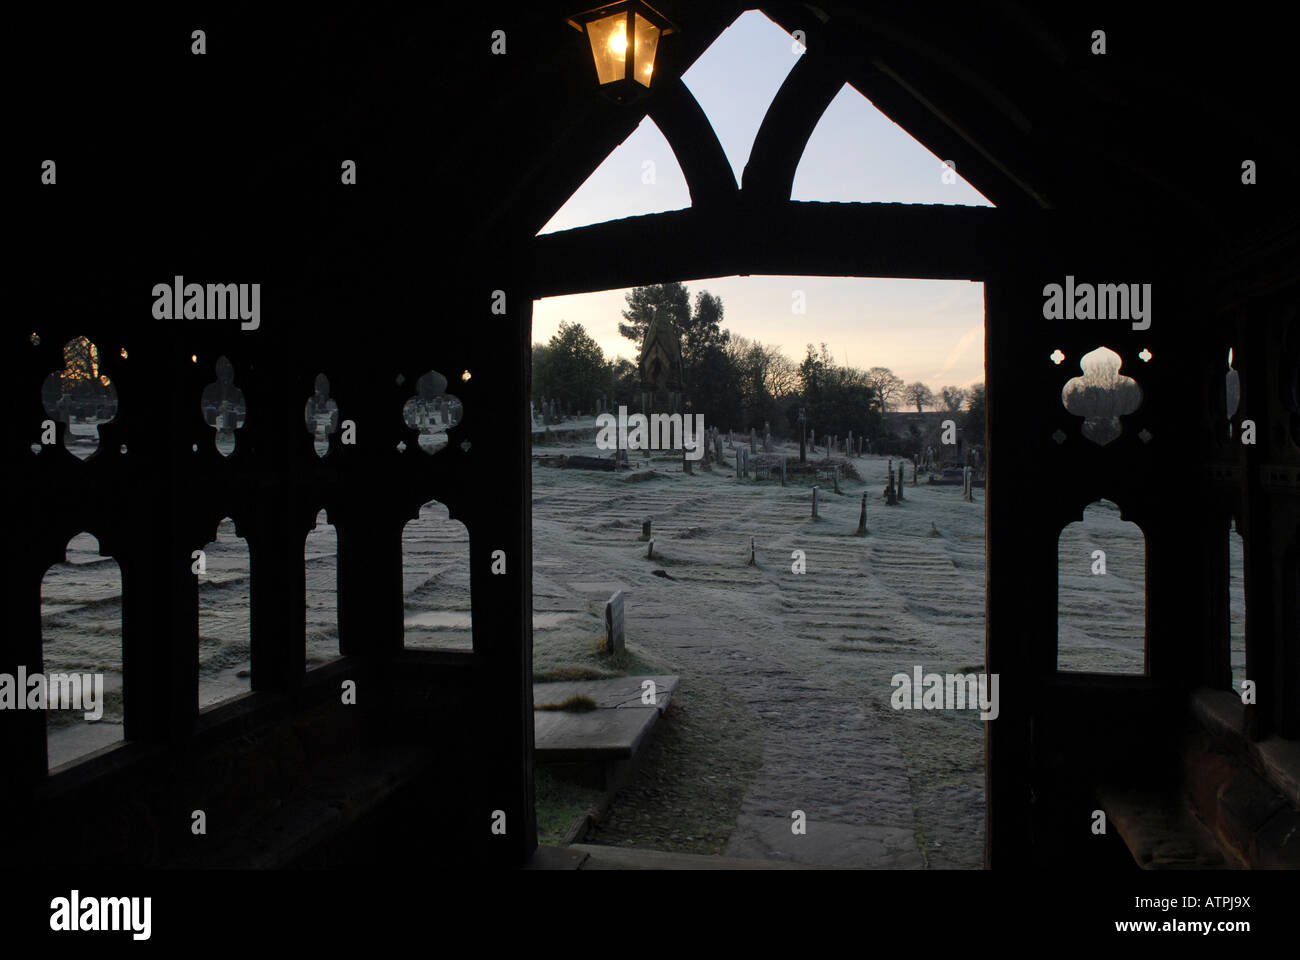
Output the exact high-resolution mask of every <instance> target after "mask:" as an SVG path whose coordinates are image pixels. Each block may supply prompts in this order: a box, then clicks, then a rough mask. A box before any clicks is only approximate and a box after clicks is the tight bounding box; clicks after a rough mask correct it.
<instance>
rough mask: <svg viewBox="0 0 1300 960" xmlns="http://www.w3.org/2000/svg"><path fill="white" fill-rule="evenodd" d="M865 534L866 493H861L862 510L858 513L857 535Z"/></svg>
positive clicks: (863, 535)
mask: <svg viewBox="0 0 1300 960" xmlns="http://www.w3.org/2000/svg"><path fill="white" fill-rule="evenodd" d="M866 535H867V495H866V494H865V493H864V494H863V495H862V512H861V513H859V514H858V536H859V537H865V536H866Z"/></svg>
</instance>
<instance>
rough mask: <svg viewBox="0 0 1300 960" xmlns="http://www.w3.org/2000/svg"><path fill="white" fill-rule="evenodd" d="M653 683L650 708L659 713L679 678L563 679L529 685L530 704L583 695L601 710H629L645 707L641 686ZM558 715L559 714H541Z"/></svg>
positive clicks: (557, 700)
mask: <svg viewBox="0 0 1300 960" xmlns="http://www.w3.org/2000/svg"><path fill="white" fill-rule="evenodd" d="M646 680H653V681H654V684H655V703H654V706H655V707H656V708H657V709H658V710H659V712H660V713H661V714H662V713H663V712H664V711H665V710H667V709H668V701H669V700H671V699H672V695H673V694H674V693H675V692H676V691H677V685H678V683H680V679H679V678H678V677H674V676H662V675H661V676H650V677H613V678H610V679H609V680H564V681H557V682H555V683H535V684H533V704H534V706H536V705H537V704H541V703H563V702H564V701H565V700H568V699H569V698H570V697H577V696H587V697H591V699H592V700H595V701H596V703H597V704H599V705H600V707H601V708H602V709H611V710H625V709H629V708H632V707H649V706H650V705H649V704H644V703H642V702H641V684H642V682H644V681H646ZM544 712H554V713H562V712H563V711H558V710H557V711H544Z"/></svg>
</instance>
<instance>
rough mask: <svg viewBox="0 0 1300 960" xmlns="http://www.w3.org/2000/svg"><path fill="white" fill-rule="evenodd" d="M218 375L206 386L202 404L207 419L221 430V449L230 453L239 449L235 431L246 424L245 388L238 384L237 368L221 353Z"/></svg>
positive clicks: (219, 433) (225, 454)
mask: <svg viewBox="0 0 1300 960" xmlns="http://www.w3.org/2000/svg"><path fill="white" fill-rule="evenodd" d="M216 374H217V379H216V382H215V383H209V384H208V385H207V386H206V387H204V388H203V395H202V397H201V398H200V404H201V406H202V408H203V420H204V422H205V423H207V425H208V426H210V427H212V428H213V429H214V430H216V431H217V436H216V440H215V441H214V442H215V443H216V447H217V452H218V453H220V454H221V455H222V456H223V457H228V456H230V455H231V454H232V453H234V452H235V431H236V430H238V429H239V428H240V427H242V426H243V425H244V414H245V408H244V391H243V390H240V389H239V388H238V387H237V386H235V368H234V365H233V364H231V362H230V361H229V360H227V359H226V358H225V357H218V358H217V363H216Z"/></svg>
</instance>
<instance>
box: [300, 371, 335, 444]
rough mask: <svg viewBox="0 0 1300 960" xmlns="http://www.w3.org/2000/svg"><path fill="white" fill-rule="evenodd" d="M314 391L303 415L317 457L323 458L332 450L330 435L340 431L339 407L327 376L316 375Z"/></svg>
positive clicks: (308, 399)
mask: <svg viewBox="0 0 1300 960" xmlns="http://www.w3.org/2000/svg"><path fill="white" fill-rule="evenodd" d="M314 389H315V392H314V393H313V394H312V395H311V396H310V397H308V398H307V406H306V407H305V408H304V409H303V414H302V415H303V420H304V422H305V423H306V425H307V432H308V433H310V434H311V435H312V436H313V437H314V438H315V439H314V440H313V441H312V446H313V448H314V449H315V450H316V456H318V457H323V456H325V454H327V453H329V450H330V434H332V433H337V432H338V429H339V405H338V404H337V403H336V402H335V401H333V400H331V399H330V381H329V377H327V376H325V374H323V373H318V374H317V375H316V383H315V388H314Z"/></svg>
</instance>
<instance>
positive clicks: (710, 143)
mask: <svg viewBox="0 0 1300 960" xmlns="http://www.w3.org/2000/svg"><path fill="white" fill-rule="evenodd" d="M650 119H651V120H653V121H654V124H655V126H657V127H658V128H659V131H660V132H661V133H662V134H663V135H664V138H665V139H666V140H667V141H668V145H669V146H670V147H672V148H673V155H674V156H676V157H677V165H678V166H679V167H681V169H682V176H684V177H685V178H686V186H687V189H688V190H690V193H691V205H692V206H695V207H699V206H708V205H711V204H714V203H725V202H728V201H732V200H734V199H735V197H736V190H737V187H736V178H735V176H734V175H733V174H732V172H731V164H730V163H729V162H728V161H727V154H726V153H725V152H724V151H723V149H722V144H721V143H719V142H718V137H717V134H715V133H714V131H713V127H712V126H710V125H709V118H708V117H707V116H705V115H704V110H703V109H702V108H701V107H700V104H699V101H697V100H696V99H695V97H694V96H693V95H692V94H691V91H690V90H689V89H688V88H687V86H686V84H684V83H682V81H681V80H680V79H678V80H675V81H673V82H672V83H668V84H665V85H664V88H663V89H662V90H660V91H659V92H658V94H657V95H656V96H655V98H654V100H653V101H652V102H651V104H650Z"/></svg>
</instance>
